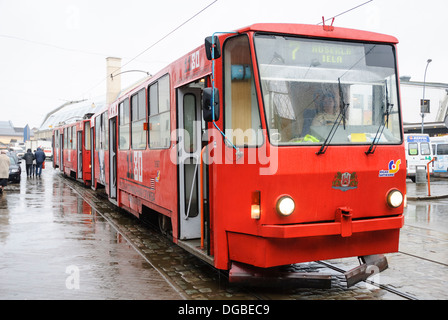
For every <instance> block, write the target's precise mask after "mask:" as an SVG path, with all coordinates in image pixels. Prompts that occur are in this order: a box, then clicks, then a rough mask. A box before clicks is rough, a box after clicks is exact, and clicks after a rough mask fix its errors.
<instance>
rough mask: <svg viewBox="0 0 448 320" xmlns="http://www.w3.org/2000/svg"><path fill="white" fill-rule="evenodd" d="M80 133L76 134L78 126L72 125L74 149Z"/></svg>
mask: <svg viewBox="0 0 448 320" xmlns="http://www.w3.org/2000/svg"><path fill="white" fill-rule="evenodd" d="M77 139H78V135H77V134H76V126H73V127H72V150H76V140H77Z"/></svg>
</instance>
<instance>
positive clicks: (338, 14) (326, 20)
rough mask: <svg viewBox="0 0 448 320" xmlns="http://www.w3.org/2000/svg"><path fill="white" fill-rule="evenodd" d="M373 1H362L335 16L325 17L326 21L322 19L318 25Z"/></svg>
mask: <svg viewBox="0 0 448 320" xmlns="http://www.w3.org/2000/svg"><path fill="white" fill-rule="evenodd" d="M372 1H373V0H369V1H366V2H364V3H361V4H359V5H357V6H355V7H353V8H351V9H348V10H345V11H344V12H341V13H339V14H337V15H335V16H334V17H331V18H328V19H325V20H324V21H321V22H319V23H317V25H319V24H322V23H324V22H327V21H330V20H332V19H334V18H337V17H339V16H342V15H344V14H346V13H348V12H350V11H353V10H355V9H358V8H360V7H362V6H364V5H366V4H368V3H369V2H372Z"/></svg>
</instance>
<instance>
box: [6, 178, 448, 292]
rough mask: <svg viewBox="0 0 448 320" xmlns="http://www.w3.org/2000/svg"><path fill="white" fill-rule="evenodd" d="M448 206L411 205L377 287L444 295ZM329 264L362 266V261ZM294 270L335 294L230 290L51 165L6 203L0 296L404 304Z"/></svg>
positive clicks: (364, 287)
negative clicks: (317, 280) (328, 283)
mask: <svg viewBox="0 0 448 320" xmlns="http://www.w3.org/2000/svg"><path fill="white" fill-rule="evenodd" d="M412 187H413V186H411V188H412ZM443 187H444V186H443V185H442V184H441V187H440V188H442V189H443ZM447 190H448V189H447ZM447 209H448V200H447V199H439V200H425V201H423V202H422V201H409V205H408V208H407V212H406V225H405V227H404V228H403V229H402V232H401V244H400V252H398V253H393V254H388V255H387V258H388V262H389V268H388V269H387V270H385V271H384V272H382V273H381V274H380V275H379V276H375V277H374V281H377V282H378V281H379V282H380V283H381V284H386V285H389V286H390V287H392V288H395V289H396V290H398V291H401V292H404V293H407V294H409V295H411V296H413V297H415V298H418V299H440V300H443V299H447V298H448V285H447V281H448V272H447V271H448V267H447V264H448V252H447V250H448V246H447V241H448V233H447V230H448V225H447V223H446V222H447V218H446V215H447V213H446V212H448V210H447ZM328 262H329V263H331V264H334V265H335V266H338V267H340V268H342V269H344V270H349V269H351V268H353V267H355V266H357V265H359V264H358V261H357V259H356V258H349V259H336V260H331V261H328ZM293 268H294V269H296V270H305V271H313V272H322V273H329V274H332V275H333V279H332V288H331V289H309V288H289V289H288V288H264V289H260V288H250V287H239V286H235V285H231V284H228V283H227V279H226V276H225V274H222V273H220V272H218V271H217V270H215V269H213V268H211V267H210V266H209V265H207V264H206V263H204V262H202V261H200V260H199V259H197V258H196V257H194V256H192V255H191V254H189V253H187V252H186V251H185V250H183V249H182V248H180V247H178V246H176V245H174V244H173V243H172V242H170V241H169V240H168V239H166V238H165V237H164V236H162V235H161V234H160V233H159V232H158V231H156V230H153V229H152V228H150V227H149V226H147V225H145V224H143V223H141V222H140V221H138V220H137V219H136V218H134V217H133V216H132V215H130V214H126V213H125V212H122V211H121V210H118V209H117V208H116V207H114V206H113V205H112V204H110V203H109V202H108V201H105V200H104V199H102V198H101V197H98V196H97V193H95V192H93V191H92V190H90V189H88V188H83V187H82V186H80V185H79V184H77V183H76V182H75V181H73V180H70V179H66V178H63V177H62V176H61V175H60V174H58V173H56V172H55V171H54V170H52V169H50V170H48V169H46V170H44V175H43V177H42V178H41V180H26V179H23V180H22V182H21V183H20V184H19V185H10V186H8V190H7V191H6V192H5V194H4V195H3V196H2V197H1V198H0V270H1V271H2V272H0V299H158V300H179V299H189V300H210V299H213V300H235V299H238V300H258V299H263V300H269V299H273V300H318V299H322V300H327V299H328V300H330V299H331V300H333V299H334V300H402V299H406V298H405V297H401V296H399V295H396V294H395V293H392V292H389V291H386V290H383V289H381V288H378V287H376V286H372V285H371V284H369V283H358V284H356V285H355V286H353V287H350V288H347V287H346V283H345V281H344V279H343V277H342V276H341V274H340V273H339V272H337V271H335V270H333V269H329V268H328V267H326V266H324V265H322V264H319V263H318V262H311V263H306V264H300V265H294V266H293ZM77 285H79V287H77Z"/></svg>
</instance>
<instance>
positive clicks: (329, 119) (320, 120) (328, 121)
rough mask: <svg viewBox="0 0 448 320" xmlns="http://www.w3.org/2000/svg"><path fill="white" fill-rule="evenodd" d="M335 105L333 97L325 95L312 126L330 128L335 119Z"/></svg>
mask: <svg viewBox="0 0 448 320" xmlns="http://www.w3.org/2000/svg"><path fill="white" fill-rule="evenodd" d="M335 106H336V103H335V100H334V95H333V94H331V93H325V94H324V95H323V97H322V101H321V106H320V107H319V110H318V113H317V115H316V117H315V118H314V119H313V123H312V125H313V126H330V125H333V124H334V122H335V121H336V119H337V113H336V108H335Z"/></svg>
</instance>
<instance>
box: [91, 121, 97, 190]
mask: <svg viewBox="0 0 448 320" xmlns="http://www.w3.org/2000/svg"><path fill="white" fill-rule="evenodd" d="M90 164H91V167H90V170H91V175H92V189H95V186H96V185H95V127H90Z"/></svg>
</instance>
